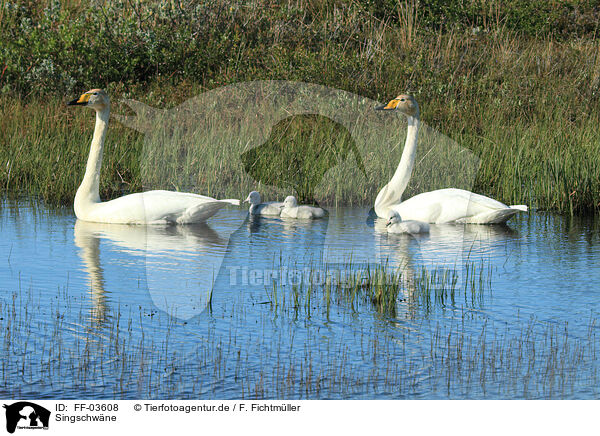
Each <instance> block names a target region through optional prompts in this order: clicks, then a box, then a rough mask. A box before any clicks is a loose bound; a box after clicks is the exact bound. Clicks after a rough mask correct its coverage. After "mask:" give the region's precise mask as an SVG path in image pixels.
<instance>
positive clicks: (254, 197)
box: [244, 191, 283, 216]
mask: <svg viewBox="0 0 600 436" xmlns="http://www.w3.org/2000/svg"><path fill="white" fill-rule="evenodd" d="M246 202H248V203H250V209H249V210H248V212H249V213H250V214H251V215H260V216H279V215H281V210H282V209H283V203H282V202H276V201H271V202H267V203H263V202H262V199H261V198H260V194H259V193H258V192H257V191H252V192H251V193H250V194H248V198H246V199H245V200H244V203H246Z"/></svg>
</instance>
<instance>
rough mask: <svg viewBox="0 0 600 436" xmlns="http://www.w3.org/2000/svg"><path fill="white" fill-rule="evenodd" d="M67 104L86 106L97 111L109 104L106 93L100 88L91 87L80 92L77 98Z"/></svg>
mask: <svg viewBox="0 0 600 436" xmlns="http://www.w3.org/2000/svg"><path fill="white" fill-rule="evenodd" d="M67 105H69V106H87V107H91V108H92V109H95V110H97V111H101V110H104V109H106V108H108V107H109V106H110V99H109V98H108V94H107V93H106V92H104V91H103V90H102V89H91V90H89V91H88V92H86V93H83V94H81V96H80V97H79V98H76V99H75V100H71V101H70V102H68V103H67Z"/></svg>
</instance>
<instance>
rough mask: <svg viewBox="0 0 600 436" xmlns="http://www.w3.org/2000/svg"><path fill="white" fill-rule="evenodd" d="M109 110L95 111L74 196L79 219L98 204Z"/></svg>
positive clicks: (76, 213)
mask: <svg viewBox="0 0 600 436" xmlns="http://www.w3.org/2000/svg"><path fill="white" fill-rule="evenodd" d="M109 116H110V109H109V108H108V107H106V108H104V109H102V110H99V111H96V127H95V129H94V137H93V138H92V145H91V147H90V155H89V157H88V161H87V166H86V168H85V175H84V176H83V181H82V182H81V185H79V189H77V194H75V215H77V217H78V218H81V217H82V216H83V215H84V214H85V211H86V210H87V207H89V206H90V205H92V204H95V203H100V192H99V189H100V168H101V167H102V151H103V149H104V138H105V137H106V131H107V129H108V118H109Z"/></svg>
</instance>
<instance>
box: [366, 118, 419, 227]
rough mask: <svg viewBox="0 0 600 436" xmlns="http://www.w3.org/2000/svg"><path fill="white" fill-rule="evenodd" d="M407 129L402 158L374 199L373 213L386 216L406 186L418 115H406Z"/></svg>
mask: <svg viewBox="0 0 600 436" xmlns="http://www.w3.org/2000/svg"><path fill="white" fill-rule="evenodd" d="M407 118H408V129H407V131H406V142H405V143H404V150H403V151H402V158H401V159H400V163H399V164H398V168H396V172H395V173H394V175H393V176H392V179H391V180H390V181H389V183H388V184H387V185H385V186H384V187H383V189H382V190H381V191H379V194H377V199H376V200H375V213H376V214H377V215H378V216H379V217H381V218H386V217H387V214H388V210H389V207H390V206H392V205H394V204H399V203H400V202H401V201H402V194H403V193H404V191H405V190H406V187H407V186H408V182H409V181H410V176H411V173H412V170H413V166H414V164H415V156H416V153H417V143H418V135H419V123H420V121H419V117H418V116H416V117H410V116H409V117H407Z"/></svg>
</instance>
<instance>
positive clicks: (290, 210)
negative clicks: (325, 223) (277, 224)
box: [281, 195, 325, 219]
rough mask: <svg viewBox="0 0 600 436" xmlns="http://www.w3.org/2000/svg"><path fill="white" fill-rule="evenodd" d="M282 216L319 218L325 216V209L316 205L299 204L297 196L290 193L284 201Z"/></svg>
mask: <svg viewBox="0 0 600 436" xmlns="http://www.w3.org/2000/svg"><path fill="white" fill-rule="evenodd" d="M281 216H282V217H283V218H296V219H317V218H323V217H324V216H325V210H323V209H321V208H320V207H314V206H298V201H297V200H296V197H294V196H293V195H290V196H288V197H286V199H285V201H284V202H283V209H282V210H281Z"/></svg>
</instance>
